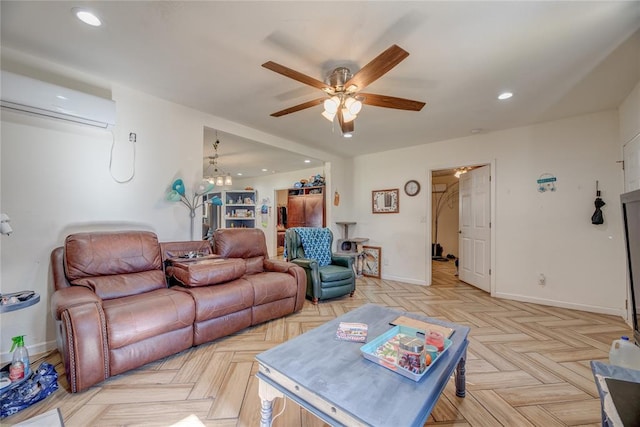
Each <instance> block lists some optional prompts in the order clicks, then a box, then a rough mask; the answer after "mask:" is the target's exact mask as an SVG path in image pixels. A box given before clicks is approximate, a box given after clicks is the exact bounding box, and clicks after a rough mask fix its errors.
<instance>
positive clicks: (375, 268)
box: [362, 246, 382, 279]
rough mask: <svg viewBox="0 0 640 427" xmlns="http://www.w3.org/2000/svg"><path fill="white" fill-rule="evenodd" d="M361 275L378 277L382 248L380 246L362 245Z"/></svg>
mask: <svg viewBox="0 0 640 427" xmlns="http://www.w3.org/2000/svg"><path fill="white" fill-rule="evenodd" d="M362 253H363V257H364V259H363V262H362V275H363V276H369V277H377V278H378V279H379V278H380V263H381V261H382V248H381V247H380V246H363V247H362Z"/></svg>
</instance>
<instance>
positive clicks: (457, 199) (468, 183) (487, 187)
mask: <svg viewBox="0 0 640 427" xmlns="http://www.w3.org/2000/svg"><path fill="white" fill-rule="evenodd" d="M492 169H493V168H492V164H484V165H470V166H457V167H453V168H448V169H437V170H432V171H431V187H432V193H431V233H430V236H431V260H430V262H429V267H430V271H431V283H432V284H433V276H434V271H437V272H438V273H439V274H441V273H443V272H444V273H445V274H450V275H455V276H457V277H456V279H457V280H461V281H464V282H465V283H468V284H470V285H472V286H475V287H477V288H479V289H481V290H484V291H486V292H489V293H492V279H491V273H492V268H491V267H492V264H493V252H494V250H493V245H492V244H491V242H492V236H493V231H492V228H491V225H492V220H491V218H492V215H493V212H494V209H493V200H494V197H493V196H492V194H493V193H494V191H492V185H493V183H492V181H491V171H492ZM454 266H455V267H454Z"/></svg>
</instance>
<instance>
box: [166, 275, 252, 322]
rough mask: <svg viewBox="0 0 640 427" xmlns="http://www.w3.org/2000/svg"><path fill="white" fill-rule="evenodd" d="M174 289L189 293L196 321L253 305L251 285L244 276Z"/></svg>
mask: <svg viewBox="0 0 640 427" xmlns="http://www.w3.org/2000/svg"><path fill="white" fill-rule="evenodd" d="M171 289H176V290H179V291H182V292H184V293H187V294H189V295H190V296H191V297H192V298H193V300H194V301H195V305H196V318H195V321H196V322H203V321H205V320H209V319H214V318H217V317H221V316H225V315H228V314H231V313H235V312H237V311H241V310H244V309H246V308H250V307H252V306H253V287H252V286H251V283H249V282H248V281H247V280H245V279H244V278H241V279H236V280H233V281H231V282H228V283H223V284H220V285H216V286H201V287H196V288H183V287H180V286H175V287H173V288H171Z"/></svg>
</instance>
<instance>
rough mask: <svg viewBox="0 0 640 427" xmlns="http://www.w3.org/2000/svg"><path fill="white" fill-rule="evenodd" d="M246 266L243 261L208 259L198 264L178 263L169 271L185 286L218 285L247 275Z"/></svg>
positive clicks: (197, 262) (168, 270)
mask: <svg viewBox="0 0 640 427" xmlns="http://www.w3.org/2000/svg"><path fill="white" fill-rule="evenodd" d="M245 271H246V264H245V262H244V260H241V259H222V258H220V259H207V260H202V261H196V262H177V263H173V265H172V266H171V267H169V268H168V269H167V272H168V273H169V275H171V276H173V278H175V279H176V280H177V281H178V282H180V283H181V284H182V285H184V286H188V287H197V286H207V285H217V284H220V283H226V282H230V281H232V280H235V279H238V278H240V277H242V276H243V275H244V274H245Z"/></svg>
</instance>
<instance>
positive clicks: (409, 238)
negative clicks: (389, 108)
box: [354, 111, 625, 314]
mask: <svg viewBox="0 0 640 427" xmlns="http://www.w3.org/2000/svg"><path fill="white" fill-rule="evenodd" d="M617 120H618V118H617V114H616V112H615V111H607V112H602V113H597V114H590V115H585V116H580V117H573V118H569V119H565V120H560V121H555V122H549V123H543V124H539V125H535V126H527V127H522V128H516V129H510V130H505V131H500V132H494V133H487V134H484V135H477V136H472V137H468V138H460V139H454V140H449V141H442V142H439V143H434V144H425V145H422V146H418V147H412V148H408V149H403V150H395V151H389V152H385V153H378V154H372V155H364V156H360V157H358V158H356V159H355V161H354V163H355V194H356V197H355V205H354V206H355V209H354V211H355V217H357V218H358V225H357V234H358V235H362V236H367V237H369V238H370V239H371V241H370V244H372V245H375V246H382V257H383V266H382V277H384V278H388V279H396V280H402V281H406V282H411V283H422V284H425V283H428V282H429V277H430V262H429V258H430V241H431V236H430V227H429V226H428V225H427V224H431V209H430V203H431V202H430V193H429V192H423V193H421V195H419V196H417V197H407V196H406V195H404V193H403V192H402V191H401V193H400V213H399V214H385V215H374V214H372V213H371V200H370V199H371V190H376V189H384V188H400V189H401V188H402V187H403V185H404V183H405V182H406V181H407V180H409V179H418V180H419V181H420V182H421V184H423V187H425V185H424V184H425V183H427V182H428V178H427V174H428V171H430V170H434V169H443V168H445V167H448V166H451V165H461V164H466V165H473V164H485V163H492V162H494V164H495V165H496V170H494V171H493V179H494V180H495V182H494V184H495V188H496V194H495V200H496V212H494V216H495V223H494V224H493V226H494V228H495V236H496V239H495V241H494V242H493V243H494V245H495V254H496V259H495V260H494V266H495V268H494V271H493V281H494V282H495V286H494V290H495V295H496V296H498V297H506V298H511V299H517V300H523V301H531V302H538V303H543V304H549V305H556V306H564V307H570V308H578V309H584V310H589V311H596V312H604V313H611V314H621V313H622V312H623V308H624V296H625V290H624V289H625V284H624V253H623V251H622V249H623V246H622V242H621V239H622V230H621V218H620V209H619V206H618V203H617V197H618V194H619V193H620V191H621V188H622V186H621V182H622V180H621V174H622V172H621V170H620V167H619V165H618V164H617V163H616V160H619V149H618V147H619V143H618V137H619V136H618V123H617ZM380 170H384V171H385V173H384V174H380V173H379V171H380ZM542 173H552V174H554V175H556V176H557V178H558V182H557V188H558V190H557V191H556V192H554V193H550V192H547V193H539V192H538V191H537V186H536V179H538V177H539V176H540V175H541V174H542ZM596 180H598V181H599V182H600V190H601V191H602V197H603V198H604V200H605V202H607V205H606V206H605V208H603V211H604V215H605V224H603V225H600V226H595V225H592V224H591V220H590V219H591V215H592V214H593V210H594V204H593V201H594V199H595V181H596ZM427 188H428V187H427ZM539 273H544V274H545V276H546V278H547V284H546V286H544V287H542V286H539V285H538V283H537V278H538V274H539Z"/></svg>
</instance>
